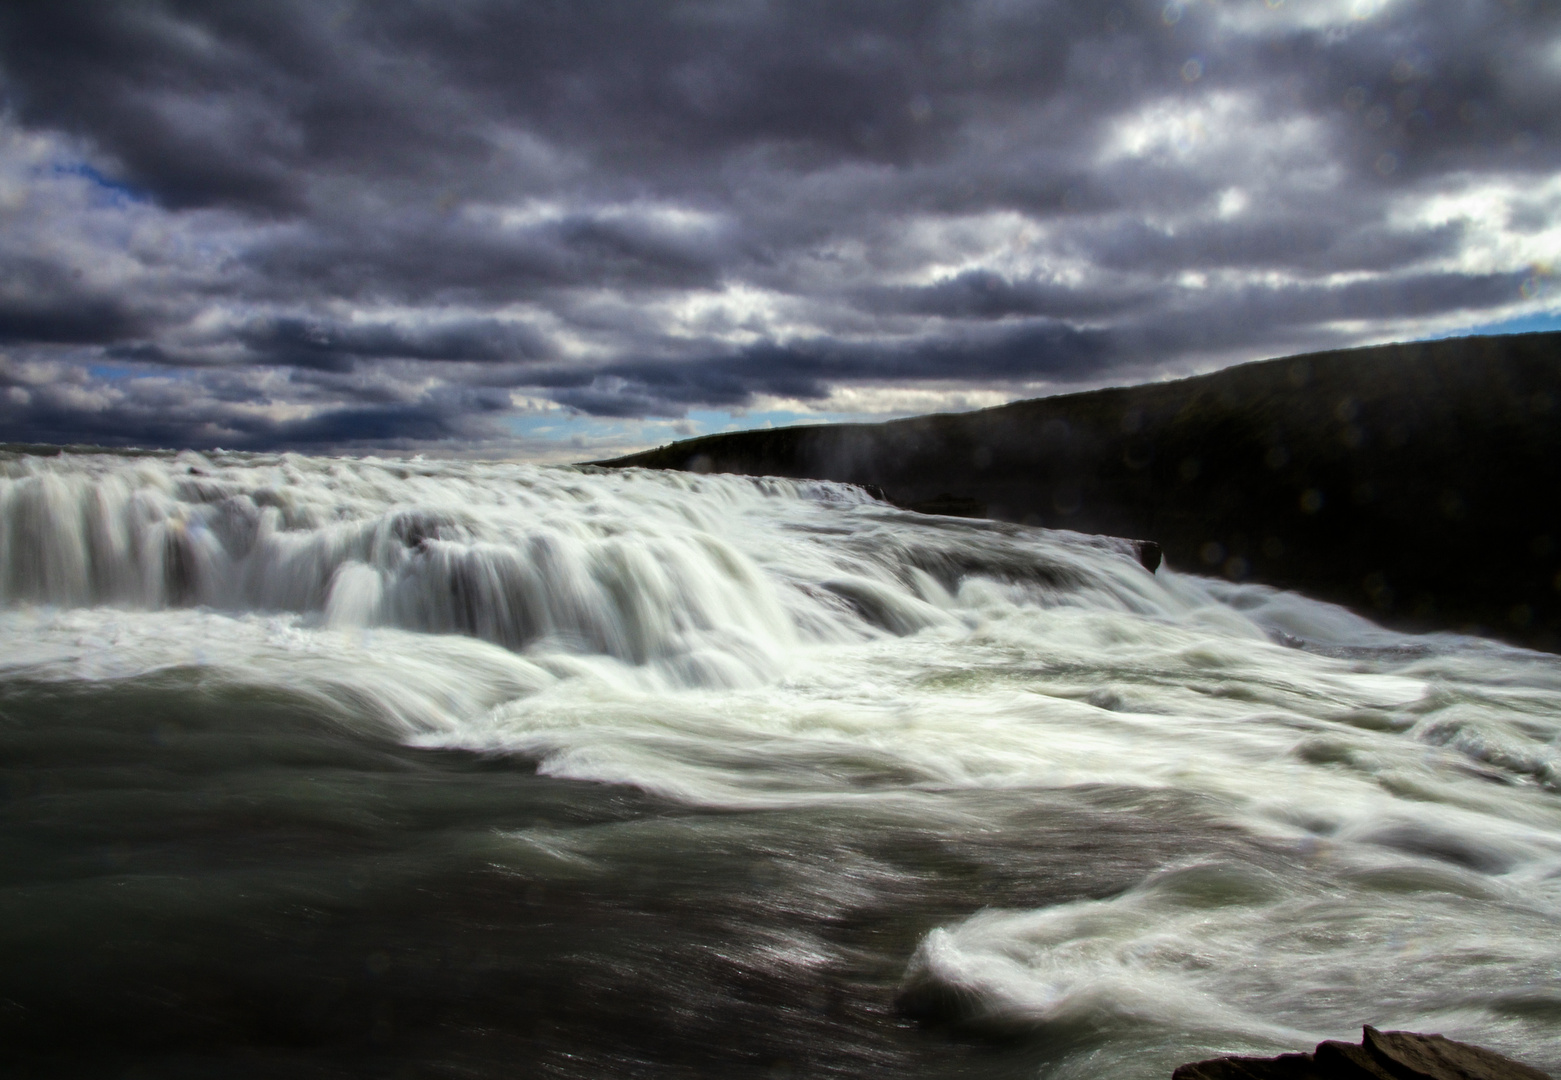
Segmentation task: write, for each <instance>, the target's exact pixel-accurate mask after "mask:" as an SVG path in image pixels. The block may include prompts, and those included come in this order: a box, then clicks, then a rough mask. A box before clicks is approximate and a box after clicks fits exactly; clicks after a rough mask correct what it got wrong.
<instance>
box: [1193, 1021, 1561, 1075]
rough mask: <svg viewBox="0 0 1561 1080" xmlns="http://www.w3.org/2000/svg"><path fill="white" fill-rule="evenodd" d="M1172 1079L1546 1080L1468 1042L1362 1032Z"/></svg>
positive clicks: (1214, 1063) (1209, 1065)
mask: <svg viewBox="0 0 1561 1080" xmlns="http://www.w3.org/2000/svg"><path fill="white" fill-rule="evenodd" d="M1172 1078H1173V1080H1550V1077H1549V1076H1548V1075H1547V1074H1545V1073H1542V1072H1540V1071H1539V1070H1538V1069H1533V1068H1530V1067H1529V1066H1527V1065H1522V1064H1519V1063H1518V1062H1516V1061H1513V1060H1512V1059H1511V1058H1506V1057H1502V1056H1501V1055H1500V1054H1498V1053H1496V1052H1495V1051H1494V1050H1486V1049H1484V1048H1483V1047H1479V1046H1470V1045H1469V1044H1468V1043H1461V1042H1454V1041H1453V1040H1452V1039H1447V1038H1443V1037H1442V1036H1441V1035H1418V1034H1416V1033H1415V1032H1412V1031H1378V1030H1377V1029H1376V1028H1373V1027H1367V1028H1365V1029H1364V1034H1363V1036H1362V1038H1361V1041H1360V1043H1359V1044H1356V1043H1347V1042H1338V1041H1335V1040H1329V1041H1328V1042H1322V1043H1318V1044H1317V1049H1316V1050H1314V1051H1313V1052H1312V1053H1310V1054H1281V1055H1279V1056H1278V1057H1273V1058H1249V1057H1221V1058H1211V1059H1209V1060H1208V1061H1197V1062H1193V1063H1192V1064H1190V1065H1183V1066H1181V1067H1180V1068H1179V1069H1177V1070H1176V1072H1175V1073H1173V1074H1172Z"/></svg>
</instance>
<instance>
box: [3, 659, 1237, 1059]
mask: <svg viewBox="0 0 1561 1080" xmlns="http://www.w3.org/2000/svg"><path fill="white" fill-rule="evenodd" d="M200 684H201V680H200V677H199V675H198V673H195V672H189V671H185V672H180V671H173V672H166V673H163V674H160V675H159V676H157V677H155V678H146V679H137V680H127V681H124V682H119V683H110V684H106V685H95V686H89V687H73V686H63V687H62V686H58V685H46V684H45V685H40V684H35V683H29V682H27V681H23V680H12V681H10V682H7V683H5V684H4V686H3V690H0V761H3V766H4V772H3V783H4V787H3V791H4V794H5V802H4V809H3V816H0V844H3V847H0V852H3V856H0V868H3V873H4V878H3V889H0V1003H3V1004H0V1010H3V1011H0V1024H3V1025H4V1026H3V1029H0V1031H3V1045H4V1051H3V1053H4V1059H5V1061H6V1063H7V1066H8V1075H15V1076H38V1077H43V1076H58V1077H96V1076H103V1077H114V1076H147V1077H152V1076H157V1077H178V1076H191V1077H195V1076H256V1077H259V1076H298V1077H313V1076H319V1077H331V1076H387V1077H415V1076H430V1077H434V1076H440V1077H444V1076H448V1077H460V1076H508V1075H544V1076H580V1077H585V1076H609V1075H612V1076H622V1075H647V1076H649V1075H657V1076H667V1075H687V1076H711V1075H755V1076H758V1075H777V1076H780V1075H796V1076H809V1075H853V1076H889V1075H907V1074H913V1075H922V1076H951V1077H952V1076H987V1077H990V1076H1009V1075H1013V1076H1021V1075H1033V1074H1034V1072H1035V1071H1036V1069H1037V1067H1038V1066H1040V1065H1041V1064H1044V1062H1045V1061H1046V1060H1047V1059H1048V1057H1049V1056H1055V1055H1056V1054H1057V1052H1058V1051H1059V1049H1061V1048H1062V1047H1059V1046H1058V1045H1056V1044H1055V1033H1053V1034H1052V1035H1051V1036H1050V1037H1049V1038H1048V1039H1046V1040H1040V1041H1037V1040H1027V1039H1026V1038H1025V1037H1023V1035H1022V1034H1019V1033H1002V1034H1000V1035H998V1036H996V1037H994V1036H993V1035H992V1033H990V1032H980V1031H975V1032H973V1031H962V1030H958V1029H950V1028H948V1027H946V1026H939V1025H936V1024H932V1025H929V1024H926V1023H919V1022H918V1021H917V1020H916V1019H913V1018H912V1017H909V1016H906V1015H903V1013H904V1011H906V1010H905V1006H904V1005H903V1003H901V1004H899V1005H897V1001H896V995H897V991H898V989H899V986H900V983H901V980H902V976H903V974H904V971H905V966H906V962H907V959H908V958H909V957H910V955H911V954H912V952H913V951H914V950H915V948H916V946H917V943H918V941H919V939H920V938H921V937H922V936H923V935H924V934H926V933H927V932H928V931H929V930H931V929H932V928H933V927H935V926H937V925H939V924H940V923H943V922H947V921H949V920H952V919H956V918H958V917H960V916H962V915H964V914H968V913H969V912H971V911H973V910H975V909H977V908H979V907H982V906H983V905H998V906H1010V907H1030V906H1036V905H1040V904H1046V903H1050V902H1055V901H1058V900H1071V899H1077V898H1083V897H1098V896H1104V895H1108V894H1111V893H1114V892H1117V891H1119V890H1121V889H1123V888H1126V887H1127V886H1129V885H1131V884H1132V883H1133V882H1135V881H1136V880H1138V879H1139V878H1141V877H1142V876H1143V875H1144V874H1145V873H1146V872H1147V871H1148V870H1150V869H1152V868H1153V867H1155V866H1157V865H1159V864H1161V863H1162V862H1164V861H1165V860H1166V859H1168V858H1173V857H1175V856H1177V855H1185V854H1190V853H1194V852H1227V853H1229V852H1233V851H1242V852H1245V853H1247V854H1248V855H1250V856H1251V857H1262V853H1261V852H1260V851H1259V850H1258V849H1257V848H1256V846H1255V845H1253V844H1252V843H1251V842H1250V841H1246V840H1244V839H1243V838H1242V837H1240V836H1239V835H1237V834H1235V833H1234V832H1233V831H1232V830H1230V829H1226V828H1220V827H1218V826H1216V825H1213V824H1211V823H1209V822H1207V821H1203V820H1200V815H1199V812H1198V808H1197V806H1196V804H1195V802H1194V800H1190V799H1186V798H1183V797H1178V796H1175V795H1173V794H1169V793H1148V792H1133V791H1124V790H1117V789H1110V788H1098V789H1093V790H1089V791H1082V792H1071V793H1037V792H1020V793H1010V794H1006V795H1004V794H990V793H989V794H985V795H972V796H970V797H969V798H968V800H967V802H968V805H966V806H964V807H962V808H961V809H962V810H965V811H968V812H969V813H971V814H973V815H979V817H980V819H981V820H982V822H983V826H982V827H981V828H980V829H979V830H976V831H974V832H969V833H967V832H962V831H958V830H952V829H950V828H949V827H948V825H947V816H948V811H947V808H945V809H944V811H943V813H942V814H941V815H940V819H939V821H940V822H941V825H940V824H939V823H923V824H918V819H919V817H920V816H921V815H922V814H923V813H924V811H925V808H924V807H922V806H920V805H919V804H918V800H917V799H915V798H906V799H904V800H903V801H900V802H899V803H895V802H893V801H890V802H889V803H888V804H887V805H879V806H875V807H872V808H860V809H851V808H841V807H825V808H820V809H817V810H786V811H779V810H774V811H748V812H736V811H727V812H719V811H700V810H692V809H689V808H687V807H684V806H679V805H676V804H670V803H667V802H665V801H662V800H657V799H655V798H652V797H649V796H647V795H644V794H641V793H638V792H636V791H634V790H632V789H628V788H624V787H618V786H610V785H603V784H591V783H582V782H574V781H567V780H556V779H550V778H547V777H541V776H537V775H536V774H535V771H534V769H533V768H532V766H531V765H530V764H529V763H528V762H527V761H525V760H523V759H519V758H515V757H509V756H497V755H479V754H474V753H469V752H462V751H447V750H419V749H412V748H407V747H405V746H401V745H398V744H396V743H394V742H391V741H388V740H382V739H376V738H373V737H369V736H365V735H362V734H355V733H352V732H350V731H348V730H345V729H343V728H342V727H341V726H339V725H338V724H336V723H334V722H333V721H332V718H330V717H326V716H321V715H318V714H316V713H311V711H310V710H309V708H308V706H307V703H306V702H301V701H298V700H289V698H288V697H287V696H286V695H284V694H281V693H277V692H271V693H269V694H262V693H259V692H256V693H254V694H244V695H239V696H231V695H230V696H222V695H219V694H216V693H208V692H204V691H203V690H202V689H201V685H200ZM1067 1041H1068V1040H1064V1042H1065V1043H1066V1042H1067Z"/></svg>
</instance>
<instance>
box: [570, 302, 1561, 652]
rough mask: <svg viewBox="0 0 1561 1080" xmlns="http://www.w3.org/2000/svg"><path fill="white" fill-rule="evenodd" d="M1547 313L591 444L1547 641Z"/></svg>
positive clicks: (1559, 358)
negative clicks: (971, 398) (1535, 323)
mask: <svg viewBox="0 0 1561 1080" xmlns="http://www.w3.org/2000/svg"><path fill="white" fill-rule="evenodd" d="M1558 418H1561V333H1543V334H1519V335H1510V336H1504V337H1471V338H1453V339H1445V340H1441V341H1430V342H1416V343H1410V344H1396V345H1384V346H1376V347H1372V348H1365V349H1353V350H1345V351H1336V352H1325V353H1314V354H1310V355H1306V356H1295V357H1288V358H1285V359H1280V360H1268V361H1263V362H1259V363H1253V364H1245V365H1242V366H1240V367H1234V368H1228V369H1226V370H1223V371H1219V372H1215V373H1213V374H1210V375H1202V376H1198V377H1196V378H1190V379H1183V380H1180V381H1177V382H1166V383H1155V384H1150V385H1144V386H1132V387H1120V388H1113V389H1108V390H1096V391H1091V392H1088V393H1081V394H1069V395H1065V396H1059V397H1050V398H1038V399H1035V400H1030V401H1020V402H1015V403H1013V404H1009V405H1004V406H1000V407H998V408H993V409H986V410H982V411H980V412H971V413H957V414H943V415H933V416H923V417H916V418H912V419H908V420H897V421H891V422H888V423H882V424H832V425H823V426H811V427H792V428H781V429H775V430H766V431H743V432H732V433H728V434H722V435H710V436H705V437H703V438H698V439H690V440H687V441H684V442H678V443H673V444H671V445H668V446H664V447H661V448H659V449H656V450H650V451H646V452H644V453H640V454H633V455H630V456H628V457H623V458H617V459H614V460H612V461H604V462H598V463H597V464H599V465H603V466H606V467H627V466H644V467H649V468H663V469H685V470H694V471H702V472H734V473H748V474H755V475H766V474H767V475H776V476H793V477H814V478H821V479H834V480H844V481H849V482H852V483H857V484H869V485H875V486H877V487H879V488H881V489H882V490H883V492H884V494H885V495H886V496H887V497H888V498H889V499H891V500H892V501H894V502H896V503H899V504H900V505H902V506H907V507H910V508H912V509H918V510H923V511H926V512H937V513H955V514H964V515H970V516H989V517H994V518H1001V519H1005V520H1011V521H1022V522H1028V523H1032V524H1036V525H1042V526H1047V527H1054V528H1067V529H1076V530H1080V531H1084V532H1098V533H1109V534H1113V535H1117V536H1128V537H1136V538H1143V539H1151V540H1155V541H1158V542H1159V543H1160V544H1161V546H1162V547H1163V549H1164V551H1165V556H1166V559H1167V561H1168V562H1169V563H1170V564H1171V565H1172V566H1174V567H1176V568H1177V569H1179V570H1185V571H1193V572H1199V573H1207V574H1223V575H1226V576H1228V577H1230V578H1233V579H1248V580H1257V581H1262V582H1267V583H1270V584H1274V585H1278V586H1282V587H1286V588H1295V589H1299V590H1302V591H1304V592H1306V593H1309V594H1311V595H1314V596H1318V597H1322V598H1324V599H1329V600H1334V601H1337V602H1340V603H1344V604H1347V605H1349V606H1351V607H1354V608H1356V609H1358V610H1361V611H1364V612H1366V613H1369V614H1371V615H1372V616H1373V617H1375V618H1378V619H1380V620H1382V621H1384V622H1386V623H1388V624H1390V625H1397V626H1403V627H1407V628H1415V629H1435V628H1454V629H1477V630H1480V631H1482V632H1486V633H1491V634H1495V635H1496V636H1499V637H1503V638H1506V639H1508V640H1512V641H1517V642H1521V643H1524V644H1529V645H1534V646H1537V647H1541V648H1548V649H1555V648H1557V646H1558V644H1561V591H1558V587H1561V576H1558V574H1561V525H1558V521H1557V517H1558V514H1557V509H1556V500H1557V497H1558V495H1561V428H1558V425H1557V420H1558Z"/></svg>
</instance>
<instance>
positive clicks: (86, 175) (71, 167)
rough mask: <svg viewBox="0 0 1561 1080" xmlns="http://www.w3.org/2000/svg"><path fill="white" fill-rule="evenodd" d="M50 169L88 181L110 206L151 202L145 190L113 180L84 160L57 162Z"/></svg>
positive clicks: (60, 174)
mask: <svg viewBox="0 0 1561 1080" xmlns="http://www.w3.org/2000/svg"><path fill="white" fill-rule="evenodd" d="M52 171H53V173H54V175H56V176H79V177H81V178H82V179H83V180H87V181H90V182H91V184H92V185H93V188H94V190H95V191H96V192H97V193H98V196H99V197H100V198H101V199H103V201H104V202H106V203H108V204H109V205H112V206H129V205H131V204H134V203H148V202H151V197H150V196H148V195H147V194H146V192H144V191H142V190H140V189H139V188H137V187H134V186H132V185H130V184H127V183H125V182H124V181H122V180H115V179H114V178H113V177H110V176H105V175H104V174H103V173H101V172H99V171H98V170H97V169H95V168H93V167H92V166H91V165H88V164H87V163H86V162H85V161H76V162H71V163H69V164H65V163H59V164H56V165H55V166H54V168H53V170H52Z"/></svg>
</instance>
